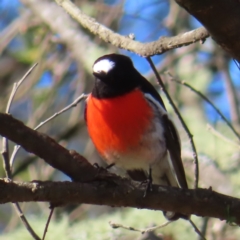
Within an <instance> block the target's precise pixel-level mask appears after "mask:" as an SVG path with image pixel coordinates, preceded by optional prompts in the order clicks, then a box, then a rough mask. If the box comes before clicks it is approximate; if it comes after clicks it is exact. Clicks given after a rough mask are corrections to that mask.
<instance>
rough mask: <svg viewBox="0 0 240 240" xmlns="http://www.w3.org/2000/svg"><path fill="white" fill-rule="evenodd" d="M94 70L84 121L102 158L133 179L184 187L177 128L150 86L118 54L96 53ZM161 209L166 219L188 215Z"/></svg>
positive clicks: (184, 178) (185, 182)
mask: <svg viewBox="0 0 240 240" xmlns="http://www.w3.org/2000/svg"><path fill="white" fill-rule="evenodd" d="M92 71H93V75H94V77H95V81H94V86H93V89H92V92H91V93H90V94H89V96H88V98H87V100H86V107H85V121H86V125H87V129H88V133H89V135H90V138H91V139H92V142H93V144H94V145H95V148H96V149H97V151H98V153H99V154H100V156H101V157H102V159H103V160H104V161H105V162H106V163H107V164H108V166H113V165H115V166H117V167H119V168H122V169H124V170H125V171H126V173H127V174H128V176H129V177H130V178H131V179H132V180H134V181H138V182H144V181H146V180H149V181H151V182H152V183H153V184H157V185H164V186H173V187H179V188H182V189H188V184H187V181H186V176H185V171H184V167H183V163H182V159H181V143H180V138H179V134H178V131H177V129H176V127H175V125H174V123H173V122H172V121H171V119H170V117H169V115H168V113H167V110H166V107H165V105H164V103H163V100H162V98H161V97H160V95H159V93H158V92H157V90H156V89H155V88H154V87H153V85H152V84H151V83H150V82H149V81H148V80H147V79H146V78H144V77H143V76H142V75H141V74H140V73H139V72H138V71H137V70H136V68H135V67H134V65H133V62H132V60H131V59H130V58H129V57H127V56H125V55H121V54H116V53H112V54H107V55H104V56H102V57H100V58H98V59H97V60H96V61H95V62H94V64H93V67H92ZM163 213H164V215H165V217H166V218H167V219H168V220H170V221H174V220H177V219H179V218H183V219H188V218H189V216H188V215H185V214H182V213H175V212H168V211H164V212H163Z"/></svg>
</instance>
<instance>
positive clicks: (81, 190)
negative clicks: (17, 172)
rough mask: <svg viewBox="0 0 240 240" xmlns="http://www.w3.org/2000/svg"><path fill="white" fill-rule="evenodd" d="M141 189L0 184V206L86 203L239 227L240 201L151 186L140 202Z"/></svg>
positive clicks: (122, 182)
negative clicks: (217, 220)
mask: <svg viewBox="0 0 240 240" xmlns="http://www.w3.org/2000/svg"><path fill="white" fill-rule="evenodd" d="M144 191H145V188H144V186H141V185H139V186H135V185H134V183H133V182H130V180H127V179H123V178H120V177H116V178H115V180H114V181H112V182H107V181H96V182H91V183H71V182H24V183H20V182H8V181H4V179H2V180H0V192H1V194H0V203H7V202H14V201H18V202H29V201H44V202H45V201H46V202H59V201H61V203H65V204H67V203H88V204H97V205H109V206H114V207H135V208H145V209H152V210H167V211H178V212H182V213H185V214H195V215H198V216H208V217H215V218H220V219H225V220H227V221H234V222H236V223H238V224H239V223H240V200H239V199H237V198H232V197H228V196H225V195H222V194H219V193H216V192H214V191H211V190H207V189H197V190H182V189H179V188H171V187H162V186H154V187H153V191H152V192H149V193H148V194H147V196H146V197H145V198H143V194H144Z"/></svg>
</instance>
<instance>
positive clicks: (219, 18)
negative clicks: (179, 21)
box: [175, 0, 240, 62]
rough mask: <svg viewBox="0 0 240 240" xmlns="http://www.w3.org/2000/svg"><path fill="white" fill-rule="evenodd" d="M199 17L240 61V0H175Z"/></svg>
mask: <svg viewBox="0 0 240 240" xmlns="http://www.w3.org/2000/svg"><path fill="white" fill-rule="evenodd" d="M175 1H176V2H177V3H178V4H179V5H180V6H182V7H183V8H185V9H186V10H187V11H188V12H189V13H190V14H192V15H193V16H194V17H195V18H197V19H198V20H199V21H200V22H201V23H202V24H203V25H204V26H205V27H206V29H207V30H208V31H209V33H210V35H211V37H212V38H213V39H214V40H215V41H216V42H217V43H218V44H219V45H220V46H221V47H222V48H223V49H224V50H225V51H227V52H228V53H229V54H230V55H231V56H232V57H233V58H235V59H237V60H238V61H239V62H240V31H239V29H240V17H239V16H240V1H238V0H201V1H199V0H175Z"/></svg>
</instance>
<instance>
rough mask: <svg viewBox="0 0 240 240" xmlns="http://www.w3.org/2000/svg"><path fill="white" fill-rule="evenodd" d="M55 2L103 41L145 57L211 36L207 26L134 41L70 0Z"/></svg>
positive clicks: (56, 0)
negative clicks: (103, 23) (106, 25)
mask: <svg viewBox="0 0 240 240" xmlns="http://www.w3.org/2000/svg"><path fill="white" fill-rule="evenodd" d="M55 2H56V3H57V4H58V5H60V6H62V7H63V8H64V9H65V10H66V12H68V13H69V14H70V15H71V16H72V17H73V18H74V19H76V20H77V22H78V23H80V24H81V25H82V26H83V27H84V28H86V29H88V30H89V31H90V32H91V33H93V34H94V35H97V36H99V37H100V38H101V39H102V40H103V41H105V42H108V43H111V44H112V45H113V46H115V47H118V48H123V49H126V50H129V51H131V52H134V53H136V54H138V55H141V56H143V57H149V56H153V55H156V54H162V53H164V52H166V51H168V50H171V49H175V48H179V47H182V46H187V45H189V44H192V43H195V42H197V41H203V40H205V39H206V38H207V37H208V36H209V34H208V32H207V31H206V29H205V28H198V29H196V30H193V31H190V32H186V33H183V34H179V35H177V36H174V37H161V38H160V39H159V40H158V41H154V42H149V43H141V42H138V41H134V40H132V39H131V38H129V37H127V36H121V35H120V34H117V33H115V32H113V31H111V30H110V29H109V28H107V27H105V26H103V25H101V24H100V23H98V22H97V21H96V20H95V19H94V18H91V17H89V16H88V15H86V14H84V13H83V12H82V11H81V10H80V9H79V8H78V7H77V6H76V5H75V4H74V3H73V2H71V1H70V0H55Z"/></svg>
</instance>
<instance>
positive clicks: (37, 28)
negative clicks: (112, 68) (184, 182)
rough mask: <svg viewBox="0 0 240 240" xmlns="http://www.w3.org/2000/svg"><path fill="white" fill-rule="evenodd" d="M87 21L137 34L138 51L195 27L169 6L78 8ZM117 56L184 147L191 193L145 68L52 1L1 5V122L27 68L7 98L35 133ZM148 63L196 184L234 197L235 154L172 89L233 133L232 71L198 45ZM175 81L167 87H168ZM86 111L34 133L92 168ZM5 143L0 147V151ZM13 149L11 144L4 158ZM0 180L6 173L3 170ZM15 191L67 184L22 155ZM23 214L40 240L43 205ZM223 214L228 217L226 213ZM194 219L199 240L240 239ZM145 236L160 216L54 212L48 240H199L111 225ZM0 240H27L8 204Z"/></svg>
mask: <svg viewBox="0 0 240 240" xmlns="http://www.w3.org/2000/svg"><path fill="white" fill-rule="evenodd" d="M74 3H75V4H76V5H77V6H78V7H79V8H80V9H81V10H82V11H83V12H84V13H85V14H88V15H89V16H91V17H94V18H96V19H97V21H98V22H100V23H102V24H103V25H105V26H107V27H109V28H110V29H112V30H113V31H115V32H118V33H120V34H122V35H125V36H128V35H129V34H134V36H135V39H136V40H138V41H141V42H149V41H154V40H157V39H158V38H159V37H161V36H175V35H177V34H180V33H184V32H187V31H190V30H193V29H196V28H198V27H200V26H201V24H200V23H199V22H198V21H197V20H195V19H194V18H193V17H191V16H189V14H188V13H186V12H185V10H183V9H181V8H180V7H179V6H178V5H176V3H175V2H174V1H168V0H149V1H144V0H138V1H133V0H126V1H123V0H91V1H87V0H86V1H85V0H75V1H74ZM112 52H119V53H122V54H126V55H128V56H130V57H131V58H132V60H133V61H134V64H135V66H136V68H137V69H138V71H140V72H141V73H142V74H143V75H145V76H146V77H147V78H148V80H149V81H151V83H152V84H153V85H155V87H156V88H157V89H158V90H159V93H160V94H161V96H162V97H163V100H164V102H165V104H166V107H167V109H168V111H169V112H170V114H171V117H172V119H173V120H174V121H175V123H176V125H177V127H178V129H179V133H180V136H181V141H182V149H183V150H182V157H183V161H184V166H185V169H186V173H187V178H188V182H189V185H190V187H191V188H192V187H193V185H194V182H193V179H194V164H193V158H192V150H191V146H190V144H189V142H190V141H189V139H188V137H187V135H186V133H185V131H184V130H183V128H182V126H181V124H180V123H179V122H178V119H177V118H176V115H175V113H174V112H173V110H172V108H171V106H169V105H168V101H167V100H166V98H165V96H164V94H162V92H161V90H160V88H159V86H158V84H157V81H156V79H155V76H154V75H153V72H152V71H151V69H150V68H149V65H148V63H147V61H146V60H145V59H144V58H141V57H139V56H137V55H136V54H133V53H129V52H127V51H123V50H119V49H117V48H115V47H113V46H112V45H110V44H107V43H105V42H103V41H101V40H100V39H99V38H98V37H95V36H94V35H92V34H90V33H89V32H88V31H87V30H85V29H83V28H81V26H79V25H78V24H77V23H76V22H74V20H72V19H71V18H70V17H69V16H68V15H67V14H66V13H65V12H64V10H63V9H61V8H60V7H58V6H57V5H56V3H55V2H54V1H50V0H49V1H48V0H41V1H37V0H22V1H20V0H11V1H9V0H1V1H0V56H1V57H0V103H1V104H0V111H1V112H4V111H5V109H6V105H7V101H8V99H9V96H10V93H11V91H12V88H13V84H14V82H18V81H19V80H20V79H21V78H22V76H23V75H24V74H25V73H26V72H27V70H28V69H29V68H30V67H31V66H32V65H33V64H34V63H36V62H37V63H38V66H37V67H36V68H35V69H34V70H33V72H32V73H31V75H30V76H29V77H28V78H27V79H26V80H25V81H24V82H23V83H22V85H21V86H20V87H19V90H18V91H17V94H16V96H15V98H14V101H13V104H12V107H11V114H12V115H13V116H14V117H16V118H18V119H20V120H22V121H23V122H24V123H25V124H26V125H28V126H29V127H32V128H34V127H35V126H37V125H38V124H39V123H40V122H42V121H44V120H45V119H47V118H48V117H50V116H51V115H53V114H54V113H56V112H58V111H60V110H61V109H63V108H64V107H65V106H67V105H68V104H70V103H71V102H72V101H73V100H74V99H76V98H77V97H78V96H79V95H80V94H82V93H89V92H90V91H91V89H92V86H93V80H94V79H93V76H92V70H91V67H92V64H93V62H94V61H95V60H96V59H97V58H98V57H100V56H101V55H104V54H107V53H112ZM153 59H154V62H155V64H156V67H157V69H158V71H159V72H160V73H161V76H162V78H163V80H164V82H165V84H166V86H167V89H168V91H169V93H170V95H171V97H172V98H173V100H174V102H175V103H176V105H177V106H178V108H179V110H180V112H181V114H182V116H183V118H184V120H185V121H186V123H187V125H188V127H189V129H190V131H191V133H192V134H193V136H194V140H195V144H196V148H197V151H198V154H199V164H200V166H199V167H200V184H199V187H202V188H208V187H210V186H212V188H213V190H215V191H218V192H221V193H223V194H228V195H231V196H234V197H240V193H239V188H240V178H239V170H240V169H239V166H240V164H239V162H240V158H239V156H240V154H239V144H238V142H237V140H238V139H237V137H236V136H235V135H234V134H233V133H232V131H231V130H230V129H229V127H228V126H227V125H226V123H225V122H224V121H222V118H221V117H220V116H219V115H218V114H217V113H216V111H215V110H214V109H213V108H212V107H211V106H210V105H209V104H208V103H206V102H205V101H204V100H203V99H202V98H200V97H199V96H198V95H197V94H196V93H194V92H193V91H191V90H190V89H188V88H186V87H185V86H183V85H180V84H178V83H176V82H175V81H174V80H180V81H186V82H187V83H188V84H190V85H191V86H192V87H194V88H195V89H197V90H198V91H200V92H201V93H202V94H204V95H205V96H207V97H208V98H209V99H210V100H211V101H212V102H213V103H214V104H215V106H216V107H218V108H219V109H220V111H221V112H222V113H223V114H224V116H225V117H226V118H227V119H228V120H229V121H230V122H231V123H232V125H233V127H234V128H235V129H236V130H237V131H239V129H240V121H239V118H240V114H239V101H240V98H239V91H240V81H239V76H240V74H239V68H238V64H237V63H236V62H235V61H234V60H233V59H231V57H229V56H228V55H226V54H225V53H224V52H223V51H222V50H221V48H220V47H219V46H217V45H216V44H215V43H214V42H213V41H212V40H211V38H208V39H207V40H206V41H205V42H204V43H203V42H202V43H199V42H198V43H195V44H192V45H189V46H186V47H182V48H179V49H175V50H171V51H168V52H167V53H165V54H163V55H160V56H155V57H154V58H153ZM171 79H173V81H172V80H171ZM83 113H84V103H83V102H82V103H80V104H79V105H78V106H77V107H74V108H71V109H70V110H69V111H67V112H65V113H63V114H61V115H59V116H58V117H57V118H55V119H54V120H52V121H50V122H48V123H47V124H46V125H44V126H43V127H42V128H41V129H40V130H39V131H41V132H43V133H46V134H48V135H49V136H51V137H52V138H54V139H56V140H57V141H58V142H59V143H60V144H61V145H63V146H64V147H66V148H68V149H74V150H76V151H77V152H79V153H80V154H82V155H83V156H85V157H86V158H87V159H88V160H89V161H90V162H91V163H98V164H100V165H102V164H103V163H102V162H101V159H100V158H99V156H98V155H97V153H96V151H95V149H94V147H93V144H92V142H91V140H90V139H89V137H88V133H87V130H86V126H85V123H84V118H83ZM1 141H2V139H0V143H1ZM13 147H14V144H10V153H11V152H12V151H13ZM0 177H5V172H4V170H3V168H2V167H1V166H0ZM13 178H14V180H19V181H32V180H53V181H58V180H61V181H63V180H70V179H69V178H68V177H67V176H65V175H63V174H62V173H61V172H59V171H57V170H55V169H53V168H52V167H50V166H49V165H47V164H46V163H45V162H44V161H42V160H41V159H39V158H37V157H35V156H33V155H30V154H28V153H26V152H25V151H23V150H20V151H19V152H18V154H17V155H16V158H15V161H14V165H13ZM21 207H22V209H23V211H24V213H25V216H26V217H27V219H28V220H29V222H30V224H31V226H32V227H33V229H34V230H35V231H36V233H37V234H38V235H39V236H42V234H43V230H44V227H45V224H46V221H47V217H48V214H49V208H48V207H49V206H48V204H47V203H23V204H21ZM226 214H227V213H226ZM192 219H193V220H194V221H195V222H196V224H197V225H198V227H199V228H200V229H202V231H203V232H206V238H207V239H208V240H211V239H224V240H225V239H229V240H230V239H231V240H234V239H239V238H240V230H239V229H238V228H237V227H234V226H232V225H231V224H227V223H226V222H224V221H220V220H218V219H208V218H197V217H196V216H193V217H192ZM109 221H112V222H116V223H120V224H125V225H128V226H132V227H135V228H140V229H144V228H147V227H150V226H154V225H160V224H162V223H164V222H165V219H164V217H163V216H162V213H161V212H156V211H147V210H138V209H130V208H129V209H128V208H121V209H118V208H111V207H107V206H92V205H87V204H82V205H69V206H66V207H62V208H59V209H57V210H56V211H55V213H54V215H53V219H52V221H51V223H50V226H49V230H48V233H47V238H46V239H93V240H95V239H111V240H112V239H121V240H128V239H167V240H175V239H180V240H181V239H185V240H186V239H199V237H198V236H197V235H196V233H195V232H194V230H193V229H192V227H191V226H190V224H189V223H188V222H187V221H184V220H179V221H177V222H174V223H172V224H170V225H168V226H167V227H165V228H163V229H160V230H157V231H156V232H155V237H156V238H153V237H152V238H151V236H145V235H142V234H141V233H137V232H133V231H127V230H123V229H112V228H111V227H110V226H109V224H108V222H109ZM0 239H4V240H8V239H9V240H10V239H26V240H27V239H32V237H31V236H30V234H29V233H28V232H27V230H26V229H25V228H24V227H23V225H22V223H21V221H20V220H19V218H18V216H17V214H16V212H15V211H14V209H13V207H12V206H11V204H5V205H0Z"/></svg>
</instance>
